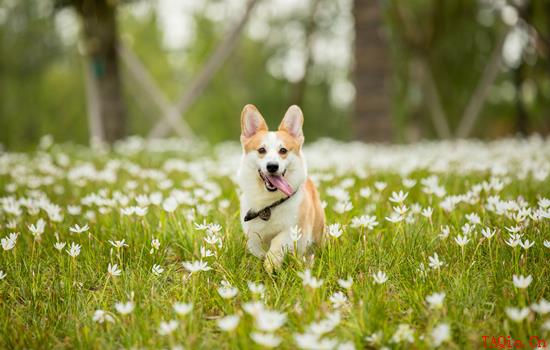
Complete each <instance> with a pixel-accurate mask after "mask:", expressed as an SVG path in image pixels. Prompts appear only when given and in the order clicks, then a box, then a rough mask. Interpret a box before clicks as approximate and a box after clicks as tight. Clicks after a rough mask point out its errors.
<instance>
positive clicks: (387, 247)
mask: <svg viewBox="0 0 550 350" xmlns="http://www.w3.org/2000/svg"><path fill="white" fill-rule="evenodd" d="M306 155H307V157H308V161H309V165H310V175H311V176H312V178H313V179H314V180H315V182H316V183H317V184H318V185H319V189H320V193H321V197H322V200H323V201H324V202H325V203H326V209H325V211H326V215H327V224H328V225H330V226H329V228H328V231H329V233H330V235H329V236H327V237H328V239H327V240H326V243H325V244H324V245H323V246H322V247H316V248H312V249H311V251H310V252H309V253H308V254H307V255H306V256H305V257H296V256H292V255H290V256H288V257H287V259H286V260H285V263H284V265H283V268H282V270H281V271H279V272H278V273H277V274H275V275H268V274H266V273H265V272H264V271H263V267H262V263H261V261H259V260H258V259H256V258H255V257H253V256H252V255H250V254H248V253H247V251H246V249H245V240H244V236H243V234H242V231H241V229H240V224H239V220H238V213H239V206H238V199H237V191H236V188H235V185H234V183H233V181H232V178H233V176H234V174H235V172H236V169H237V166H238V162H239V156H240V149H239V148H238V145H235V144H223V145H219V146H217V147H215V148H212V147H209V146H207V145H197V144H187V143H184V142H180V141H176V140H168V141H157V142H153V143H146V142H144V141H142V140H139V139H131V140H128V141H127V142H125V143H123V144H120V145H118V146H117V147H116V148H115V150H113V151H107V150H105V149H102V148H98V147H96V148H93V149H88V148H84V147H77V146H70V145H58V144H53V143H52V142H51V140H50V139H48V138H44V139H43V142H42V143H41V145H40V147H38V148H37V149H36V150H35V151H32V152H28V153H19V154H16V153H9V152H4V153H0V196H1V202H0V204H1V205H0V229H1V235H0V236H1V237H2V238H3V239H2V248H3V249H1V250H0V270H1V271H2V273H0V277H1V280H0V329H1V334H0V348H3V349H16V348H18V349H22V348H32V349H42V348H53V349H64V348H79V349H119V348H126V349H130V348H136V349H141V348H144V349H161V348H173V349H177V348H180V349H181V348H185V349H229V348H230V349H260V348H263V347H277V348H282V349H296V348H303V349H333V348H334V349H353V348H356V349H363V348H377V349H378V348H391V349H393V348H402V349H411V348H413V349H424V348H435V347H439V348H442V349H463V348H465V349H480V348H484V346H486V347H488V348H490V347H491V346H493V347H494V348H497V344H496V343H494V344H492V338H491V337H498V336H502V337H503V338H501V339H500V340H498V342H499V343H500V345H506V344H507V343H506V342H508V341H509V342H510V345H511V346H513V345H514V342H515V340H516V339H517V340H520V341H522V342H523V345H524V346H525V348H530V347H531V345H529V343H528V341H529V338H530V337H531V341H532V345H535V346H537V345H541V346H542V345H543V343H542V340H543V339H544V340H546V341H548V342H549V343H550V303H549V302H548V301H546V300H545V298H546V299H550V283H549V282H550V200H549V199H548V198H550V176H549V173H550V141H544V140H541V139H537V138H532V139H529V140H526V141H525V140H524V141H518V140H504V141H499V142H493V143H481V142H457V143H422V144H416V145H409V146H366V145H363V144H358V143H349V144H344V143H335V142H330V141H323V142H317V143H315V144H312V145H311V146H310V147H309V148H307V149H306ZM10 235H11V236H10ZM484 336H487V337H488V338H487V337H486V338H484ZM508 336H509V337H508ZM534 337H538V340H539V341H540V344H535V338H534ZM484 339H485V340H484ZM485 342H486V343H485ZM516 345H517V344H516Z"/></svg>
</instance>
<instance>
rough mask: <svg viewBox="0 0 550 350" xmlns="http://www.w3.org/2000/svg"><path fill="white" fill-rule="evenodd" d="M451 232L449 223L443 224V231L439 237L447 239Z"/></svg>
mask: <svg viewBox="0 0 550 350" xmlns="http://www.w3.org/2000/svg"><path fill="white" fill-rule="evenodd" d="M449 233H451V229H450V228H449V226H448V225H445V226H441V233H440V234H439V238H441V239H445V238H447V237H449Z"/></svg>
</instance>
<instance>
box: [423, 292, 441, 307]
mask: <svg viewBox="0 0 550 350" xmlns="http://www.w3.org/2000/svg"><path fill="white" fill-rule="evenodd" d="M443 300H445V293H433V294H431V295H428V296H427V297H426V302H427V303H428V306H429V307H430V309H434V310H435V309H440V308H442V307H443Z"/></svg>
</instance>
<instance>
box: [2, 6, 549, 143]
mask: <svg viewBox="0 0 550 350" xmlns="http://www.w3.org/2000/svg"><path fill="white" fill-rule="evenodd" d="M549 56H550V0H454V1H439V0H409V1H400V0H393V1H390V0H378V1H376V0H307V1H306V0H301V1H295V0H225V1H222V0H201V1H197V0H135V1H131V0H128V1H123V0H118V1H117V0H0V143H1V144H3V145H4V146H5V147H7V148H9V149H24V148H26V147H29V146H32V145H34V144H36V143H37V142H38V141H39V140H40V137H41V136H43V135H45V134H51V135H52V136H53V137H54V138H55V140H56V141H59V142H65V141H70V142H75V143H80V144H88V143H89V142H90V140H97V141H105V142H109V143H112V142H115V141H116V140H118V139H120V138H123V137H125V136H127V135H141V136H143V137H167V136H181V137H199V138H202V139H205V140H208V141H210V142H219V141H223V140H238V136H239V134H240V122H239V118H240V111H241V109H242V107H243V105H244V104H246V103H253V104H255V105H257V106H258V107H259V109H260V111H261V112H262V114H263V115H264V116H265V117H266V119H267V121H268V123H269V124H270V126H271V127H276V126H277V125H278V123H279V121H280V119H281V118H282V116H283V114H284V112H285V110H286V109H287V107H288V106H289V105H290V104H298V105H300V106H301V107H302V109H303V110H304V114H305V119H306V122H305V128H306V136H307V138H308V140H313V139H316V138H320V137H332V138H338V139H343V140H351V139H359V140H364V141H368V142H414V141H416V140H421V139H436V138H441V139H443V138H465V137H475V138H481V139H494V138H498V137H504V136H516V135H529V134H533V133H537V134H542V135H548V133H549V132H550V113H549V112H550V110H549V108H550V74H549V73H550V59H549V58H550V57H549Z"/></svg>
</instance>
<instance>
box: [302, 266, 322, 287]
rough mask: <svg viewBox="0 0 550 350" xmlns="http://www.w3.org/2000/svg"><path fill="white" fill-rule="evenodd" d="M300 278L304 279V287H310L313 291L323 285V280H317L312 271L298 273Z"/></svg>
mask: <svg viewBox="0 0 550 350" xmlns="http://www.w3.org/2000/svg"><path fill="white" fill-rule="evenodd" d="M298 276H299V277H300V278H301V279H302V284H303V285H304V286H309V287H311V288H313V289H317V288H319V287H321V285H323V280H322V279H317V278H316V277H313V276H312V275H311V270H310V269H306V270H305V271H304V272H298Z"/></svg>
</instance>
